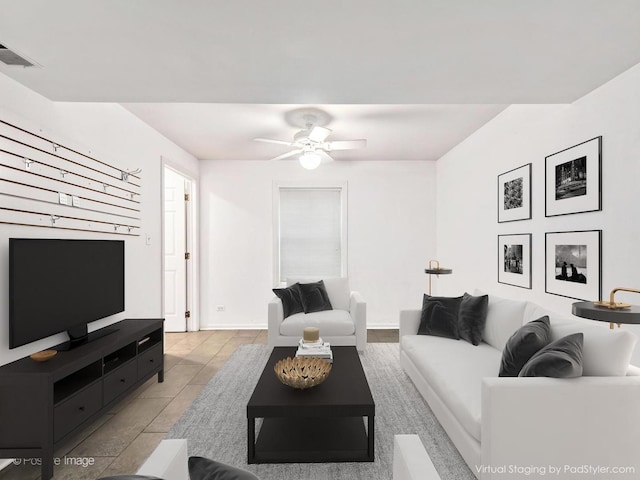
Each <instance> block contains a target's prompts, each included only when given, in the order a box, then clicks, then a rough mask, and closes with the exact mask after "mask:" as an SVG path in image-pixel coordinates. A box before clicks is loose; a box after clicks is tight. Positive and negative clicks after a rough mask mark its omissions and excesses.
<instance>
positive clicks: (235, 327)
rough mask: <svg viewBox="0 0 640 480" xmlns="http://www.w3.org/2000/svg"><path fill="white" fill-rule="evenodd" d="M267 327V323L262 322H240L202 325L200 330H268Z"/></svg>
mask: <svg viewBox="0 0 640 480" xmlns="http://www.w3.org/2000/svg"><path fill="white" fill-rule="evenodd" d="M266 329H267V324H266V323H265V324H264V325H260V324H258V325H256V324H252V325H242V324H240V325H238V324H229V323H226V324H225V323H222V324H219V325H215V326H205V325H200V330H266Z"/></svg>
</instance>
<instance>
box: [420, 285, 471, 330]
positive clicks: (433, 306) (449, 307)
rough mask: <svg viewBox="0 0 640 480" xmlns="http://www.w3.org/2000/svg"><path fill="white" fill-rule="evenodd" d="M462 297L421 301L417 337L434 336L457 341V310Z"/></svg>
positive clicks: (428, 298)
mask: <svg viewBox="0 0 640 480" xmlns="http://www.w3.org/2000/svg"><path fill="white" fill-rule="evenodd" d="M460 302H462V297H430V296H429V295H426V294H425V295H424V297H423V299H422V314H421V315H420V326H419V327H418V335H435V336H438V337H447V338H453V339H455V340H458V339H459V338H460V334H459V333H458V310H459V309H460Z"/></svg>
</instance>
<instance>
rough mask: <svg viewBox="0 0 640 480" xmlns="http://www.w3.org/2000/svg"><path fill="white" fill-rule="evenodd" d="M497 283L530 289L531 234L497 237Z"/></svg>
mask: <svg viewBox="0 0 640 480" xmlns="http://www.w3.org/2000/svg"><path fill="white" fill-rule="evenodd" d="M498 282H499V283H505V284H507V285H513V286H515V287H521V288H529V289H530V288H531V234H530V233H517V234H512V235H498Z"/></svg>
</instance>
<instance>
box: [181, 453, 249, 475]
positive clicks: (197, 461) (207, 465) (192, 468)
mask: <svg viewBox="0 0 640 480" xmlns="http://www.w3.org/2000/svg"><path fill="white" fill-rule="evenodd" d="M189 479H190V480H260V479H259V478H258V477H256V476H255V475H254V474H253V473H251V472H247V471H246V470H242V469H241V468H236V467H232V466H230V465H226V464H224V463H221V462H216V461H215V460H209V459H208V458H204V457H189Z"/></svg>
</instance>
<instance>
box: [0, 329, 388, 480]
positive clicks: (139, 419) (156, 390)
mask: <svg viewBox="0 0 640 480" xmlns="http://www.w3.org/2000/svg"><path fill="white" fill-rule="evenodd" d="M367 333H368V335H367V340H368V341H369V342H370V343H374V342H396V343H397V342H398V330H369V331H368V332H367ZM247 343H261V344H266V343H267V331H266V330H214V331H213V330H209V331H201V332H189V333H167V334H166V341H165V359H164V362H165V378H164V382H163V383H157V379H156V377H153V378H152V379H150V380H149V381H148V382H147V383H145V384H144V385H142V386H141V387H140V388H138V389H137V390H136V391H135V392H133V393H132V394H131V395H130V396H129V397H128V398H126V399H124V400H123V401H122V402H120V403H119V404H118V405H117V407H116V408H114V409H113V410H112V411H110V412H109V413H107V414H105V415H103V416H102V417H101V418H100V419H98V420H97V421H96V422H95V423H94V424H93V425H91V426H90V427H88V428H87V429H86V430H85V431H84V432H82V433H80V434H78V435H77V436H76V437H75V438H73V439H70V440H69V441H67V442H66V443H65V444H64V445H62V446H61V447H60V448H59V449H58V450H57V451H56V457H57V458H59V459H60V465H59V466H56V467H55V468H54V472H55V476H54V479H55V480H95V479H97V478H100V477H106V476H109V475H119V474H124V473H135V472H136V470H137V469H138V468H139V467H140V465H142V463H143V462H144V460H145V459H146V458H147V457H148V456H149V455H150V454H151V452H152V451H153V450H154V449H155V448H156V446H157V445H158V443H159V442H160V440H162V439H163V438H164V436H165V434H166V432H168V431H169V428H170V427H171V425H173V423H174V422H175V421H176V420H177V419H178V418H179V417H180V416H181V415H182V413H183V412H184V411H185V410H186V409H187V407H188V406H189V405H190V404H191V402H192V401H193V400H194V399H195V398H196V396H197V395H198V394H199V393H200V391H201V390H202V389H203V388H204V386H205V385H206V384H207V383H208V382H209V380H211V377H213V375H214V374H215V373H216V372H217V371H218V369H220V367H221V366H222V365H223V364H224V362H226V361H227V359H228V358H229V356H231V354H232V353H233V352H234V351H235V349H236V347H238V345H244V344H247ZM83 463H84V465H83ZM39 478H40V469H39V467H38V466H36V465H29V464H27V465H25V464H22V465H19V466H15V465H11V466H9V467H7V468H6V469H4V470H3V471H1V472H0V480H37V479H39Z"/></svg>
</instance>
